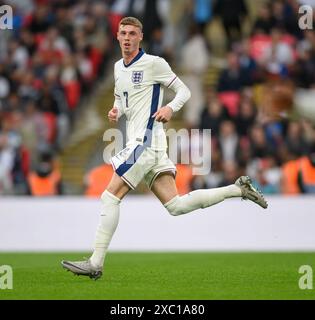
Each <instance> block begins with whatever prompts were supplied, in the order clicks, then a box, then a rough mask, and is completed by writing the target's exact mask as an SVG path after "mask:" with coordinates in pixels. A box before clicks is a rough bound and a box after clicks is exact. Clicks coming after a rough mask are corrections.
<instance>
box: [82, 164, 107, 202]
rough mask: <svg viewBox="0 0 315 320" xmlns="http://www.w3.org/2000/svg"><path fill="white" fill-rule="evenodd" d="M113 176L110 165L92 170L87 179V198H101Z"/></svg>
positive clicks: (103, 165)
mask: <svg viewBox="0 0 315 320" xmlns="http://www.w3.org/2000/svg"><path fill="white" fill-rule="evenodd" d="M112 175H113V168H112V166H111V165H110V164H102V165H100V166H97V167H95V168H93V169H91V170H90V171H89V172H88V173H87V174H86V177H85V179H84V180H85V183H84V184H85V195H86V196H87V197H100V196H101V195H102V193H103V192H104V190H105V189H106V187H107V185H108V184H109V182H110V179H111V178H112Z"/></svg>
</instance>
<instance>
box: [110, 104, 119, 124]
mask: <svg viewBox="0 0 315 320" xmlns="http://www.w3.org/2000/svg"><path fill="white" fill-rule="evenodd" d="M108 119H109V121H110V122H117V121H118V109H117V108H116V107H113V108H112V109H110V110H109V112H108Z"/></svg>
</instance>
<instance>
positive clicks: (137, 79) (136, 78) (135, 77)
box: [131, 71, 143, 84]
mask: <svg viewBox="0 0 315 320" xmlns="http://www.w3.org/2000/svg"><path fill="white" fill-rule="evenodd" d="M142 80H143V71H133V72H132V77H131V81H132V82H133V83H135V84H139V83H141V82H142Z"/></svg>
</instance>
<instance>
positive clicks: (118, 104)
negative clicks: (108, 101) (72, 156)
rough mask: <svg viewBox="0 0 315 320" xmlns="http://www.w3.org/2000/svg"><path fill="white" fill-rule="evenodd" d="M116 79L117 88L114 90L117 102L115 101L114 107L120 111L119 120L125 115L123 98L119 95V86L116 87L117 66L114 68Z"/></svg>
mask: <svg viewBox="0 0 315 320" xmlns="http://www.w3.org/2000/svg"><path fill="white" fill-rule="evenodd" d="M114 79H115V88H114V97H115V101H114V107H116V108H117V109H118V118H120V117H121V116H122V115H123V114H124V108H123V105H122V101H121V96H120V95H119V92H118V90H117V86H116V80H117V77H116V66H115V68H114Z"/></svg>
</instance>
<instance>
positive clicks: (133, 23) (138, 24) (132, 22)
mask: <svg viewBox="0 0 315 320" xmlns="http://www.w3.org/2000/svg"><path fill="white" fill-rule="evenodd" d="M127 25H129V26H135V27H138V28H139V29H140V30H141V32H142V28H143V27H142V23H141V22H140V21H139V20H138V19H137V18H134V17H125V18H122V19H121V20H120V22H119V27H120V26H127Z"/></svg>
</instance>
